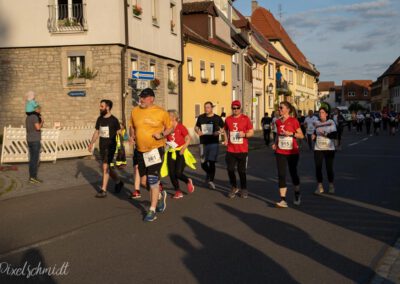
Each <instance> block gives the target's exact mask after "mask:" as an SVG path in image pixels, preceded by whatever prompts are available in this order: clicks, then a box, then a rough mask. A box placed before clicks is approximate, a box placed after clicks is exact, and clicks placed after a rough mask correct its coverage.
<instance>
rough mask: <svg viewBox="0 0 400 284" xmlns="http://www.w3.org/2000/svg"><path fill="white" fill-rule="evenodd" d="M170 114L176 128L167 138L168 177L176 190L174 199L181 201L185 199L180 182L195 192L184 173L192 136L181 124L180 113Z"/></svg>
mask: <svg viewBox="0 0 400 284" xmlns="http://www.w3.org/2000/svg"><path fill="white" fill-rule="evenodd" d="M168 113H169V115H170V119H171V122H172V126H173V128H174V130H173V132H172V133H171V134H170V135H168V136H167V147H168V152H167V159H168V160H167V165H168V175H169V177H170V179H171V183H172V185H173V186H174V188H175V195H174V196H173V198H175V199H179V198H182V197H183V193H182V191H181V190H180V189H179V180H181V181H183V182H184V183H186V185H187V191H188V192H189V193H192V192H193V191H194V185H193V181H192V180H191V179H190V178H188V177H187V176H186V175H185V174H184V173H183V170H184V169H185V166H186V162H185V157H184V153H185V151H187V150H186V148H187V147H188V146H189V144H190V135H189V132H188V130H187V128H186V127H185V126H184V125H183V124H182V123H180V122H179V115H178V112H177V111H174V110H169V111H168Z"/></svg>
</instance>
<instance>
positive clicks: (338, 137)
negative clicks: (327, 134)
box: [337, 125, 343, 146]
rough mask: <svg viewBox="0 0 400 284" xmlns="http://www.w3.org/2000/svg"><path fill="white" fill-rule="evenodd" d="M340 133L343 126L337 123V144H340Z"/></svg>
mask: <svg viewBox="0 0 400 284" xmlns="http://www.w3.org/2000/svg"><path fill="white" fill-rule="evenodd" d="M342 134H343V126H341V125H339V127H338V129H337V140H338V145H339V146H340V145H341V144H342Z"/></svg>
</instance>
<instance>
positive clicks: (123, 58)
mask: <svg viewBox="0 0 400 284" xmlns="http://www.w3.org/2000/svg"><path fill="white" fill-rule="evenodd" d="M122 1H123V2H124V4H123V7H124V23H125V44H124V46H123V48H122V50H121V107H122V112H121V115H122V122H123V123H124V125H125V126H126V117H125V98H126V96H127V94H126V87H125V83H126V82H125V81H126V79H125V77H126V70H125V67H126V50H127V49H128V45H129V30H128V7H129V5H128V0H122Z"/></svg>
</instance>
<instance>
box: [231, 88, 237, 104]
mask: <svg viewBox="0 0 400 284" xmlns="http://www.w3.org/2000/svg"><path fill="white" fill-rule="evenodd" d="M235 100H237V98H236V89H233V90H232V101H235Z"/></svg>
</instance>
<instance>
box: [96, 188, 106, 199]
mask: <svg viewBox="0 0 400 284" xmlns="http://www.w3.org/2000/svg"><path fill="white" fill-rule="evenodd" d="M96 197H97V198H104V197H107V191H105V190H103V189H102V190H100V191H99V192H97V194H96Z"/></svg>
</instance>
